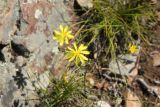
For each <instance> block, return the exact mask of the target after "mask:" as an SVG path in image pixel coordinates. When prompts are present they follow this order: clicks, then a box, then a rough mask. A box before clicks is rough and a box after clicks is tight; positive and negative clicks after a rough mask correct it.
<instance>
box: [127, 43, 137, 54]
mask: <svg viewBox="0 0 160 107" xmlns="http://www.w3.org/2000/svg"><path fill="white" fill-rule="evenodd" d="M137 51H138V47H137V46H136V45H133V44H129V52H130V53H131V54H134V53H136V52H137Z"/></svg>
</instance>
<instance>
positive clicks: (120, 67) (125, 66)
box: [109, 54, 137, 75]
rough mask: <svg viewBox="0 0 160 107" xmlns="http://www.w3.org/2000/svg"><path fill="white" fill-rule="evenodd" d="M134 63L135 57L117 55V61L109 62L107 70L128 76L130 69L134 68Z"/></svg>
mask: <svg viewBox="0 0 160 107" xmlns="http://www.w3.org/2000/svg"><path fill="white" fill-rule="evenodd" d="M136 61H137V56H134V55H131V54H126V55H119V56H118V58H117V60H112V61H111V62H110V64H109V68H110V69H111V71H112V72H114V73H117V74H121V75H128V74H129V72H130V71H131V69H132V68H134V67H135V63H136Z"/></svg>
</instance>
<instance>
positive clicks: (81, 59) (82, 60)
mask: <svg viewBox="0 0 160 107" xmlns="http://www.w3.org/2000/svg"><path fill="white" fill-rule="evenodd" d="M79 59H80V61H81V62H82V64H84V63H85V60H84V59H83V58H82V57H80V56H79Z"/></svg>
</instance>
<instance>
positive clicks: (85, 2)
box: [77, 0, 93, 8]
mask: <svg viewBox="0 0 160 107" xmlns="http://www.w3.org/2000/svg"><path fill="white" fill-rule="evenodd" d="M77 2H78V4H79V5H80V6H81V7H86V8H92V7H93V3H92V2H93V0H77Z"/></svg>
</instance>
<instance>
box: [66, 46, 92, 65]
mask: <svg viewBox="0 0 160 107" xmlns="http://www.w3.org/2000/svg"><path fill="white" fill-rule="evenodd" d="M73 46H74V47H73V48H70V47H68V50H67V51H66V53H67V54H66V58H67V59H69V62H71V61H73V60H75V63H76V65H78V64H79V62H81V63H82V64H84V63H85V61H87V60H88V58H87V57H86V56H85V55H88V54H90V52H89V51H87V50H86V49H87V46H84V45H83V44H81V45H80V46H79V47H77V45H76V44H75V43H74V44H73Z"/></svg>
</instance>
